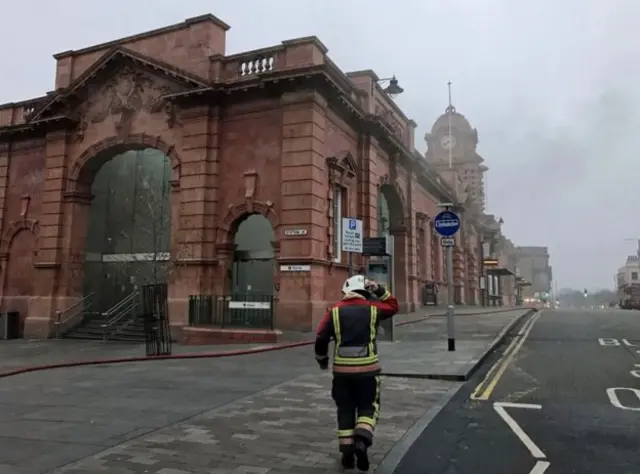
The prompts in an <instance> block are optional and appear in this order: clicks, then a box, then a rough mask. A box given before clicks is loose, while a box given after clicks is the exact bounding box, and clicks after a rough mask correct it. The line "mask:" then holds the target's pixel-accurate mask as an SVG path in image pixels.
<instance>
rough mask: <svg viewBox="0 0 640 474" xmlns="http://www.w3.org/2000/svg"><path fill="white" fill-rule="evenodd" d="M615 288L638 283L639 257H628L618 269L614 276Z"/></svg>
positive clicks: (639, 277) (639, 280) (639, 279)
mask: <svg viewBox="0 0 640 474" xmlns="http://www.w3.org/2000/svg"><path fill="white" fill-rule="evenodd" d="M616 282H617V287H618V288H620V287H621V286H624V285H628V284H630V283H640V257H638V256H637V255H629V256H628V257H627V261H626V262H625V264H624V265H623V266H622V267H620V268H619V269H618V274H617V275H616Z"/></svg>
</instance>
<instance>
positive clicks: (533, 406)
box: [495, 402, 542, 410]
mask: <svg viewBox="0 0 640 474" xmlns="http://www.w3.org/2000/svg"><path fill="white" fill-rule="evenodd" d="M495 405H498V406H500V407H504V408H528V409H529V410H541V409H542V405H538V404H537V403H512V402H496V403H495Z"/></svg>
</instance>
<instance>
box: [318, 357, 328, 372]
mask: <svg viewBox="0 0 640 474" xmlns="http://www.w3.org/2000/svg"><path fill="white" fill-rule="evenodd" d="M317 361H318V365H319V366H320V370H327V369H329V358H328V357H325V358H324V359H317Z"/></svg>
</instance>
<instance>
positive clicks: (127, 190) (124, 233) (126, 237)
mask: <svg viewBox="0 0 640 474" xmlns="http://www.w3.org/2000/svg"><path fill="white" fill-rule="evenodd" d="M135 160H136V152H135V151H129V152H126V153H122V154H120V155H117V156H115V157H114V158H113V159H112V160H111V163H110V164H111V166H110V167H108V168H107V170H106V172H108V174H109V180H110V182H109V183H110V184H109V199H108V203H107V213H106V221H107V222H106V232H105V238H106V242H105V248H104V253H109V254H113V253H115V254H121V253H130V252H131V223H132V220H133V203H134V199H133V196H134V193H135V163H136V161H135ZM101 171H102V170H101Z"/></svg>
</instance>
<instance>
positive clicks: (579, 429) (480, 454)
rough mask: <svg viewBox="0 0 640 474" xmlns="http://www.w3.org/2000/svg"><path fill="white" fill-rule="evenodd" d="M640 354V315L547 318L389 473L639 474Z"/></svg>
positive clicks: (485, 371) (470, 386)
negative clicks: (612, 473) (611, 473)
mask: <svg viewBox="0 0 640 474" xmlns="http://www.w3.org/2000/svg"><path fill="white" fill-rule="evenodd" d="M507 342H509V341H507ZM639 351H640V312H637V311H622V310H602V311H580V310H573V311H572V310H544V311H541V312H539V313H537V315H535V316H533V317H532V318H529V319H528V320H526V321H524V322H523V323H522V325H521V327H520V328H518V334H517V335H516V336H515V337H514V338H512V339H511V340H510V342H509V343H508V344H506V343H505V344H504V345H503V346H502V348H501V350H500V351H499V352H498V353H495V354H494V355H493V356H492V357H491V359H490V360H488V361H487V363H486V365H485V366H483V368H482V369H481V370H480V371H478V372H477V373H476V374H475V375H474V376H473V377H472V379H471V380H470V381H469V382H467V383H466V384H465V385H464V386H463V387H462V388H461V389H460V390H459V391H458V392H457V393H456V394H455V396H454V397H452V398H451V399H450V400H449V402H448V403H447V404H446V406H444V408H443V409H442V410H441V411H439V413H438V414H437V415H436V416H435V417H434V418H433V420H432V421H431V423H430V424H429V425H428V426H427V427H426V428H425V429H424V431H423V432H422V433H421V434H420V435H419V436H418V437H417V438H416V440H415V442H414V443H413V444H412V446H411V447H410V448H409V449H408V451H407V452H406V454H405V456H404V457H403V459H402V460H401V462H400V463H399V464H398V465H397V466H396V467H395V469H394V470H393V471H389V472H390V473H391V472H393V473H395V474H417V473H421V474H431V473H433V474H436V473H437V474H445V473H446V474H477V473H479V472H480V473H485V472H486V473H492V474H573V473H575V474H588V473H595V474H599V473H606V472H615V473H622V474H626V473H629V474H632V473H633V474H636V473H638V472H639V469H640V468H639V467H638V466H640V450H638V445H640V430H638V426H639V425H640V380H638V379H639V378H640V360H639V357H640V352H639Z"/></svg>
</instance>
